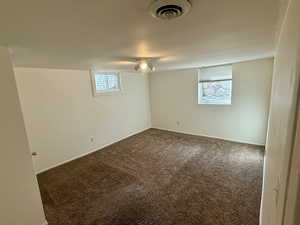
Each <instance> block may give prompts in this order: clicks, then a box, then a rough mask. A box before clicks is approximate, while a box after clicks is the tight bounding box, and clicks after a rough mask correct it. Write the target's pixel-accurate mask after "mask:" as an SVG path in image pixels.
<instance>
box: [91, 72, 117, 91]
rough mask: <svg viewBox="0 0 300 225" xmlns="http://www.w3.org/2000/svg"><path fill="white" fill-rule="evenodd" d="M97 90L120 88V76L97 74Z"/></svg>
mask: <svg viewBox="0 0 300 225" xmlns="http://www.w3.org/2000/svg"><path fill="white" fill-rule="evenodd" d="M95 89H96V92H97V93H99V92H105V91H111V90H118V89H119V77H118V75H116V74H95Z"/></svg>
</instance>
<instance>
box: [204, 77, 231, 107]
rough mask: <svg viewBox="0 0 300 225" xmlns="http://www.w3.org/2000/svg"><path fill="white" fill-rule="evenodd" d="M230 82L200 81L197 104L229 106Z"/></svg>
mask: <svg viewBox="0 0 300 225" xmlns="http://www.w3.org/2000/svg"><path fill="white" fill-rule="evenodd" d="M231 91H232V80H220V81H208V82H207V81H200V82H199V104H231Z"/></svg>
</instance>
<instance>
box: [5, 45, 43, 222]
mask: <svg viewBox="0 0 300 225" xmlns="http://www.w3.org/2000/svg"><path fill="white" fill-rule="evenodd" d="M0 102H1V117H0V124H1V126H0V139H1V157H0V177H1V184H0V224H1V225H42V224H43V223H44V222H45V216H44V212H43V207H42V202H41V198H40V194H39V189H38V185H37V180H36V178H35V175H34V172H33V168H32V161H31V154H30V151H29V148H28V142H27V137H26V133H25V127H24V122H23V118H22V113H21V108H20V103H19V98H18V93H17V88H16V83H15V78H14V73H13V68H12V65H11V62H10V59H9V54H8V50H7V49H6V48H1V47H0Z"/></svg>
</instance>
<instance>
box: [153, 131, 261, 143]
mask: <svg viewBox="0 0 300 225" xmlns="http://www.w3.org/2000/svg"><path fill="white" fill-rule="evenodd" d="M152 128H154V129H159V130H165V131H171V132H176V133H181V134H189V135H194V136H200V137H207V138H214V139H220V140H224V141H230V142H236V143H241V144H250V145H256V146H265V145H264V144H261V143H255V142H251V141H241V140H237V139H230V138H223V137H216V136H209V135H206V134H196V133H192V132H185V131H180V130H173V129H167V128H161V127H152Z"/></svg>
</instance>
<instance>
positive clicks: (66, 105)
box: [15, 68, 150, 171]
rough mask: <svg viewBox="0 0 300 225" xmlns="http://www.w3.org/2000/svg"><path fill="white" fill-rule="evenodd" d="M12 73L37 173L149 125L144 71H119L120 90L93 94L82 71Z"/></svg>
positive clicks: (52, 70)
mask: <svg viewBox="0 0 300 225" xmlns="http://www.w3.org/2000/svg"><path fill="white" fill-rule="evenodd" d="M15 72H16V79H17V84H18V89H19V93H20V98H21V104H22V110H23V114H24V118H25V125H26V130H27V134H28V137H29V143H30V147H31V151H35V152H38V156H37V157H36V160H35V163H36V170H37V171H42V170H45V169H47V168H49V167H53V166H55V165H57V164H60V163H62V162H65V161H68V160H70V159H72V158H74V157H78V156H80V155H83V154H86V153H88V152H90V151H93V150H97V149H100V148H102V147H103V146H105V145H108V144H111V143H113V142H116V141H118V140H120V139H122V138H125V137H127V136H129V135H132V134H134V133H137V132H140V131H142V130H145V129H147V128H149V127H150V110H149V90H148V78H147V75H143V74H138V73H122V74H121V78H122V87H123V90H122V92H121V93H115V94H111V95H101V96H97V97H93V96H92V89H91V81H90V75H89V72H88V71H80V70H55V69H32V68H27V69H26V68H16V69H15ZM91 138H93V139H94V140H93V141H91Z"/></svg>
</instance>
